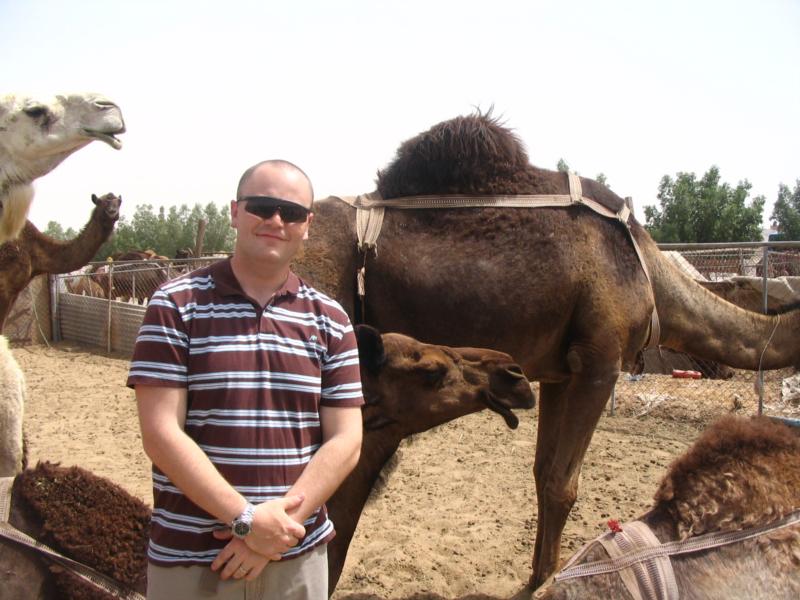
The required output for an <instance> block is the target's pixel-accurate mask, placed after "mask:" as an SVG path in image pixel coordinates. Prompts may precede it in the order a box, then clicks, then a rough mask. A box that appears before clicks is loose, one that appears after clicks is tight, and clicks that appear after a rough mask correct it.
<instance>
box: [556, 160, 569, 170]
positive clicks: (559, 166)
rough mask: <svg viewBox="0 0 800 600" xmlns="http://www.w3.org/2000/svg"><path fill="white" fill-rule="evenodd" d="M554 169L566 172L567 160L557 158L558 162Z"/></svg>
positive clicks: (567, 168) (567, 167)
mask: <svg viewBox="0 0 800 600" xmlns="http://www.w3.org/2000/svg"><path fill="white" fill-rule="evenodd" d="M556 170H557V171H561V172H562V173H566V172H567V171H569V164H567V161H565V160H564V159H563V158H559V159H558V164H557V165H556Z"/></svg>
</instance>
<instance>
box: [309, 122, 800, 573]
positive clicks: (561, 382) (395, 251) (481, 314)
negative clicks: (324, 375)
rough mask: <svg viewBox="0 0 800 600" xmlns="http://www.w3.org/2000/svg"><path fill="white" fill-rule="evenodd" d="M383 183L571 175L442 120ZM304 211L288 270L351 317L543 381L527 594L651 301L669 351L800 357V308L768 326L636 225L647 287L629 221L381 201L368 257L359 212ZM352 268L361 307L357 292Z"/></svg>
mask: <svg viewBox="0 0 800 600" xmlns="http://www.w3.org/2000/svg"><path fill="white" fill-rule="evenodd" d="M580 182H581V185H582V189H583V195H584V196H587V197H590V198H594V199H595V200H596V201H597V202H599V203H601V204H606V205H616V206H622V205H624V201H623V199H622V198H619V197H618V196H616V195H615V194H614V193H613V192H612V191H611V190H609V189H608V188H606V187H605V186H603V185H601V184H599V183H597V182H594V181H592V180H589V179H583V178H581V179H580ZM378 190H379V192H380V194H381V195H382V196H383V197H384V198H388V199H392V198H397V197H401V196H407V195H411V194H432V195H436V194H455V193H459V194H467V195H476V194H559V195H567V196H568V195H569V185H568V177H567V175H566V174H565V173H558V172H554V171H547V170H544V169H539V168H537V167H534V166H532V165H531V164H529V162H528V156H527V154H526V152H525V150H524V149H523V147H522V145H521V143H520V141H519V140H518V139H517V138H516V137H515V136H514V135H513V134H512V133H511V132H510V131H509V130H508V129H506V128H505V127H503V126H501V125H500V124H499V123H498V122H497V121H495V120H493V119H491V118H489V117H487V116H484V115H472V116H466V117H459V118H456V119H452V120H450V121H446V122H444V123H440V124H439V125H436V126H434V127H433V128H431V129H430V130H429V131H427V132H424V133H422V134H420V135H419V136H417V137H415V138H413V139H411V140H409V141H408V142H406V143H404V144H403V145H401V147H400V149H399V150H398V153H397V157H396V159H395V160H394V161H393V163H392V164H391V165H389V167H388V168H386V169H385V170H383V171H381V172H380V173H379V175H378ZM314 210H315V212H316V213H317V219H316V220H315V221H314V234H313V235H312V236H311V237H310V239H309V240H308V241H307V243H306V246H305V248H304V256H303V258H302V259H301V260H299V261H297V262H296V264H295V269H296V271H297V272H298V273H299V274H301V276H304V277H305V278H306V279H307V280H309V281H310V282H312V283H313V284H314V285H315V287H317V288H318V289H321V290H322V291H324V292H326V293H327V294H328V295H331V296H333V297H334V298H336V299H337V300H339V301H340V302H341V303H342V304H343V306H345V308H346V309H347V310H348V311H349V313H350V315H351V318H353V319H354V320H355V321H356V322H362V321H363V322H366V323H369V324H370V325H374V326H375V327H377V328H379V329H381V330H382V331H398V332H402V333H406V334H408V335H411V336H414V337H417V338H424V339H426V340H428V341H430V342H431V343H436V344H444V345H448V346H483V347H491V348H495V349H497V350H501V351H503V352H507V353H508V354H510V355H512V356H513V357H514V358H515V359H516V360H517V361H519V362H520V364H521V365H522V366H523V368H524V370H525V374H526V376H527V377H528V379H530V380H534V381H539V382H540V390H541V397H540V399H539V405H540V410H539V426H538V429H537V436H538V438H537V443H536V459H535V462H534V476H535V479H536V496H537V503H538V512H537V527H536V544H535V547H534V557H533V574H532V576H531V578H530V584H531V586H533V587H536V586H538V585H540V584H541V583H542V582H543V581H544V580H545V579H546V577H547V576H548V575H549V574H550V573H552V572H553V570H555V568H556V567H557V566H558V564H559V547H560V540H561V534H562V531H563V529H564V525H565V523H566V520H567V516H568V514H569V512H570V510H571V508H572V506H573V504H574V502H575V499H576V497H577V493H578V480H579V475H580V469H581V465H582V464H583V459H584V456H585V453H586V449H587V448H588V446H589V443H590V441H591V438H592V434H593V432H594V429H595V427H596V425H597V422H598V420H599V418H600V415H601V414H602V412H603V408H604V407H605V405H606V403H607V401H608V398H609V397H610V395H611V392H612V390H613V388H614V384H615V382H616V380H617V377H618V375H619V373H620V371H622V370H627V371H630V370H631V369H632V368H633V366H634V365H635V364H636V358H637V356H638V355H639V353H640V352H641V350H642V348H643V347H644V346H645V344H646V343H647V341H648V337H649V334H650V322H651V315H652V312H653V309H654V308H657V309H658V316H659V317H660V323H661V336H660V339H659V341H660V343H661V344H662V345H665V346H667V347H670V348H673V349H675V350H680V351H683V352H688V353H690V354H692V355H694V356H697V357H699V358H703V359H705V360H715V361H718V362H721V363H724V364H726V365H730V366H732V367H735V368H743V369H752V370H756V369H758V368H759V366H761V367H762V368H764V369H776V368H781V367H785V366H795V365H797V364H798V363H800V352H799V350H800V347H799V346H798V345H799V344H800V341H799V340H800V311H793V312H789V313H786V314H784V315H782V316H781V317H780V320H778V318H777V317H774V316H766V315H760V314H755V313H751V312H747V311H745V310H743V309H741V308H739V307H737V306H734V305H733V304H730V303H728V302H725V301H724V300H722V299H721V298H719V297H717V296H716V295H714V294H713V293H711V292H709V291H708V290H705V289H704V288H703V287H702V286H700V285H699V284H697V283H696V282H695V281H693V280H692V279H691V278H689V277H688V276H686V275H684V274H683V273H681V272H679V270H678V269H677V268H676V267H675V266H674V265H673V264H672V262H671V261H669V260H667V259H665V258H664V257H663V256H662V254H661V252H660V251H659V249H658V247H657V245H656V244H655V242H654V241H653V240H652V238H651V237H650V236H649V234H648V233H647V231H646V230H645V229H644V228H643V227H642V226H641V225H640V224H639V223H638V222H636V220H635V219H634V218H633V217H632V216H631V217H630V218H629V219H628V223H627V224H628V226H629V227H630V232H631V233H630V235H632V236H633V237H634V238H635V239H636V242H637V244H638V245H639V247H640V248H641V251H642V254H643V257H644V262H645V263H646V265H647V269H648V271H649V273H650V276H651V279H652V284H651V283H650V282H649V281H648V279H647V277H646V276H645V272H644V269H643V268H642V264H641V263H640V261H639V259H638V258H637V255H636V252H635V251H634V247H633V244H632V242H631V239H630V236H629V233H628V229H627V228H626V226H625V224H623V223H621V222H620V221H619V220H617V219H609V218H606V217H603V216H600V215H598V214H597V213H595V212H594V211H592V210H590V209H589V208H587V207H586V206H582V205H578V204H573V205H570V206H568V207H550V208H498V207H495V208H469V209H464V208H459V209H439V210H399V209H398V210H395V209H392V208H391V207H389V208H387V209H386V211H385V214H384V217H383V228H382V230H381V234H380V237H379V239H378V242H377V252H368V253H367V254H366V256H365V255H363V254H361V253H359V252H358V250H357V247H356V227H355V223H356V211H355V209H354V208H352V207H351V206H350V205H348V204H346V203H344V202H342V201H341V200H340V199H338V198H328V199H324V200H321V201H319V202H316V203H315V205H314ZM362 265H365V266H366V270H365V284H366V287H365V289H366V297H365V304H364V306H365V310H364V311H363V314H362V311H361V304H360V302H358V301H357V299H356V297H355V289H356V286H355V273H356V271H357V270H358V269H359V268H361V267H362ZM361 317H363V319H362V318H361ZM768 342H769V343H768Z"/></svg>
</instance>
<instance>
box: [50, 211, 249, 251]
mask: <svg viewBox="0 0 800 600" xmlns="http://www.w3.org/2000/svg"><path fill="white" fill-rule="evenodd" d="M201 219H204V220H205V222H206V228H205V236H204V238H203V252H204V253H216V252H231V251H232V250H233V242H234V239H235V236H236V233H235V231H234V230H233V229H231V219H230V214H229V211H228V206H227V204H226V205H225V206H224V207H223V208H219V207H218V206H217V205H216V204H214V203H213V202H209V203H208V204H206V205H205V206H203V205H201V204H199V203H198V204H195V205H194V206H192V207H189V206H188V205H186V204H182V205H181V206H171V207H169V208H168V209H167V208H164V207H163V206H162V207H159V208H158V209H155V208H154V207H153V205H152V204H140V205H138V206H137V207H136V210H135V211H134V213H133V217H132V218H131V219H130V220H128V219H126V218H125V217H124V216H123V217H120V219H119V221H117V226H116V227H115V228H114V233H113V234H112V236H111V238H109V240H108V241H107V242H106V243H105V244H103V245H102V246H101V247H100V250H98V252H97V254H96V255H95V257H94V259H93V260H100V261H102V260H106V258H108V257H109V256H112V255H114V254H116V253H119V252H127V251H130V250H153V251H154V252H155V253H156V254H160V255H162V256H168V257H170V258H172V257H174V256H175V255H176V254H177V253H178V251H182V250H185V249H187V248H194V245H195V239H196V236H197V227H198V223H199V222H200V220H201ZM44 233H45V234H47V235H49V236H51V237H53V238H55V239H58V240H67V239H72V238H74V237H75V236H76V235H77V231H75V230H74V229H73V228H72V227H70V228H68V229H66V230H65V229H64V228H63V227H62V226H61V225H60V224H59V223H57V222H56V221H50V222H49V223H48V224H47V228H46V229H45V230H44Z"/></svg>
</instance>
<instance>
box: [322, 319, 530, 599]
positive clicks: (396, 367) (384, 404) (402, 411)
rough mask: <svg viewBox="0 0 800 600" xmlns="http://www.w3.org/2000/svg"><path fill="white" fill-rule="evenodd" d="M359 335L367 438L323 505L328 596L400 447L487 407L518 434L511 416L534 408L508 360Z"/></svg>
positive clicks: (366, 331)
mask: <svg viewBox="0 0 800 600" xmlns="http://www.w3.org/2000/svg"><path fill="white" fill-rule="evenodd" d="M356 332H357V334H358V348H359V357H360V360H361V378H362V382H363V386H364V398H365V401H366V406H365V407H364V409H363V411H362V414H363V421H364V437H363V440H362V442H361V456H360V458H359V461H358V465H357V466H356V468H355V469H354V470H353V472H352V473H351V474H350V476H349V477H348V478H347V479H346V480H345V481H344V482H343V483H342V485H341V486H340V487H339V489H338V490H337V491H336V493H335V494H334V495H333V497H332V498H331V499H330V501H329V502H328V512H329V514H330V515H331V519H332V520H333V522H334V523H335V525H336V537H335V538H334V541H333V543H331V544H329V545H328V590H329V593H331V594H332V593H333V590H334V589H335V588H336V584H337V582H338V581H339V576H340V575H341V573H342V568H343V567H344V562H345V558H346V557H347V550H348V548H349V547H350V540H351V539H352V537H353V533H354V532H355V529H356V525H358V520H359V518H360V517H361V512H362V510H363V508H364V504H365V503H366V501H367V497H368V496H369V494H370V491H371V490H372V487H373V485H374V484H375V481H376V480H377V479H378V475H380V472H381V469H382V468H383V466H384V465H385V464H386V463H387V462H388V461H389V459H390V458H391V457H392V456H393V455H394V453H395V451H396V450H397V448H398V446H399V445H400V442H401V441H403V439H405V438H406V437H408V436H410V435H412V434H415V433H421V432H423V431H427V430H428V429H431V428H432V427H436V426H437V425H441V424H442V423H446V422H448V421H452V420H453V419H457V418H458V417H461V416H464V415H467V414H470V413H473V412H477V411H479V410H483V409H484V408H487V407H488V408H489V409H490V410H492V411H494V412H496V413H498V414H500V415H501V416H502V417H503V418H504V419H505V421H506V424H507V425H508V426H509V427H510V428H512V429H515V428H516V427H517V425H518V423H519V421H518V420H517V418H516V417H515V416H514V414H513V413H512V412H511V410H510V408H531V407H533V403H534V398H533V394H532V392H531V388H530V384H529V383H528V381H527V379H525V377H524V376H523V375H522V370H521V368H520V367H519V366H518V365H517V364H515V363H513V362H512V361H511V357H510V356H508V355H507V354H503V353H501V352H494V351H492V350H477V349H473V348H447V347H443V346H432V345H429V344H421V343H419V342H418V341H416V340H414V339H412V338H409V337H406V336H403V335H397V334H390V335H384V336H383V337H381V336H380V335H378V333H377V331H376V330H374V329H372V328H371V327H366V326H363V325H362V326H359V327H357V328H356Z"/></svg>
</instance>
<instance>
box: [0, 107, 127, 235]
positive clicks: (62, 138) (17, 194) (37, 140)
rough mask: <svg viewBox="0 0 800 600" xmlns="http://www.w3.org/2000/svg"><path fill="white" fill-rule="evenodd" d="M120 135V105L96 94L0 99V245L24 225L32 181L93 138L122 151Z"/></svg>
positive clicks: (122, 122) (121, 122)
mask: <svg viewBox="0 0 800 600" xmlns="http://www.w3.org/2000/svg"><path fill="white" fill-rule="evenodd" d="M124 131H125V122H124V121H123V119H122V112H121V111H120V109H119V107H118V106H117V105H116V104H114V103H113V102H111V101H110V100H108V99H107V98H105V97H103V96H100V95H98V94H69V95H64V96H55V97H54V98H50V99H38V98H33V97H30V96H18V95H13V94H12V95H7V96H0V244H2V243H3V242H6V241H8V240H11V239H14V238H16V237H17V235H18V234H19V232H20V231H22V228H23V227H24V226H25V220H26V219H27V218H28V209H29V208H30V205H31V201H32V200H33V185H32V183H33V180H34V179H36V178H38V177H41V176H42V175H45V174H47V173H49V172H50V171H52V170H53V169H54V168H55V167H56V166H58V164H59V163H60V162H61V161H62V160H64V159H65V158H67V157H68V156H69V155H70V154H72V153H73V152H75V151H76V150H79V149H80V148H83V147H84V146H86V145H87V144H89V143H90V142H92V141H93V140H101V141H103V142H105V143H107V144H108V145H109V146H111V147H112V148H115V149H119V148H121V147H122V143H121V142H120V141H119V140H118V139H117V138H116V137H115V135H116V134H118V133H123V132H124Z"/></svg>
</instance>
